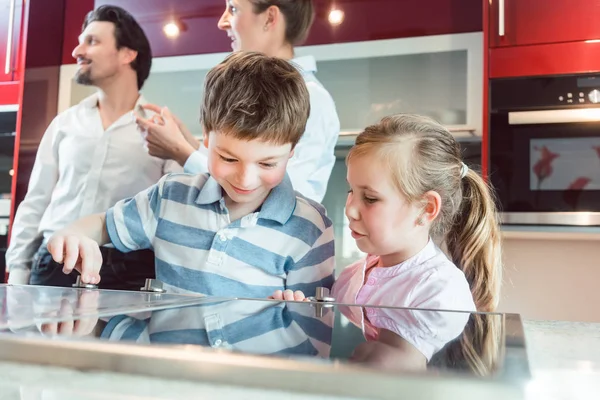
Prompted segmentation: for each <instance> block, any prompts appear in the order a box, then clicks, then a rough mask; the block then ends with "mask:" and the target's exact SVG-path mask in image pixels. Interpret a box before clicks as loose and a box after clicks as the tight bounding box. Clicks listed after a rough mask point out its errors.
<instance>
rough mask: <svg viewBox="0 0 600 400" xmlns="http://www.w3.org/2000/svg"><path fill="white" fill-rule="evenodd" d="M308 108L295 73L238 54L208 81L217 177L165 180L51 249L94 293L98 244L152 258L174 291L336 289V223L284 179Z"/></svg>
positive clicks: (83, 224) (84, 222)
mask: <svg viewBox="0 0 600 400" xmlns="http://www.w3.org/2000/svg"><path fill="white" fill-rule="evenodd" d="M309 109H310V106H309V94H308V91H307V89H306V85H305V83H304V80H303V79H302V76H301V75H300V73H299V72H298V71H297V70H296V69H295V68H294V67H293V66H292V65H291V64H290V63H288V62H286V61H285V60H280V59H277V58H273V57H267V56H264V55H261V54H258V53H240V52H237V53H234V54H232V55H230V56H229V57H227V59H225V61H223V62H222V63H221V64H219V65H218V66H216V67H215V68H213V69H212V70H211V71H210V72H209V73H208V75H207V77H206V81H205V90H204V99H203V105H202V123H203V128H204V132H207V134H206V135H205V137H204V141H205V146H206V147H207V148H208V151H209V174H202V175H187V174H172V175H167V176H165V177H163V178H162V179H161V180H160V181H159V182H158V183H157V184H156V185H154V186H151V187H150V188H148V189H147V190H145V191H143V192H140V193H139V194H137V195H136V196H135V197H133V198H131V199H127V200H123V201H121V202H119V203H117V204H116V205H115V206H114V207H113V208H111V209H109V210H108V212H106V213H105V214H96V215H92V216H90V217H87V218H84V219H81V220H79V221H77V222H75V223H74V224H72V225H71V226H69V227H67V228H66V229H64V230H62V231H59V232H57V233H56V234H55V235H54V236H52V238H51V239H50V241H49V243H48V250H49V251H50V253H51V254H52V257H53V258H54V260H55V261H56V262H59V263H64V266H63V272H65V273H69V272H71V271H72V270H73V268H76V269H77V270H79V271H80V272H81V275H82V281H83V282H87V283H97V282H99V279H100V276H99V274H98V271H99V269H100V265H101V262H102V260H101V255H100V253H99V251H98V245H103V244H106V243H109V242H111V243H112V244H113V245H114V246H115V247H116V248H117V249H119V250H120V251H133V250H139V249H153V250H154V252H155V268H156V278H157V279H158V280H160V281H162V282H163V283H164V284H165V287H166V288H167V289H168V290H169V291H170V292H182V293H186V292H187V293H199V294H202V295H210V296H227V297H233V296H235V297H259V298H265V297H267V296H269V295H271V294H272V293H273V292H274V290H278V289H279V290H282V289H285V290H291V291H296V290H300V291H303V292H304V293H305V294H306V293H308V294H307V295H309V296H310V295H314V293H315V289H316V287H318V286H325V287H328V288H330V287H331V285H332V283H333V269H334V245H333V228H332V224H331V221H330V220H329V219H328V218H327V217H326V215H325V209H324V208H323V207H322V206H321V205H319V204H317V203H315V202H313V201H310V200H307V199H305V198H304V197H302V196H301V195H299V194H297V193H296V192H294V190H293V188H292V185H291V183H290V180H289V177H288V176H287V175H286V173H285V170H286V165H287V162H288V160H289V159H290V157H292V155H293V151H294V146H295V145H296V143H298V141H299V140H300V137H301V136H302V132H304V129H305V125H306V120H307V119H308V114H309V111H310V110H309ZM165 123H171V122H170V119H169V118H165ZM288 293H290V292H288Z"/></svg>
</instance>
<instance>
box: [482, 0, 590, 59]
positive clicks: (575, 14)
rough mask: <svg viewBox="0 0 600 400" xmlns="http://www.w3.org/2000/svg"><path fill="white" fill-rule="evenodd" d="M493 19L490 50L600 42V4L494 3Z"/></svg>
mask: <svg viewBox="0 0 600 400" xmlns="http://www.w3.org/2000/svg"><path fill="white" fill-rule="evenodd" d="M484 1H487V0H484ZM502 3H504V7H503V10H504V35H501V34H500V32H499V31H500V30H501V28H502V24H501V23H500V21H501V15H502V13H501V8H502V7H501V6H502ZM489 18H490V20H489V27H490V47H505V46H521V45H534V44H545V43H561V42H573V41H583V40H590V39H600V23H599V22H598V21H600V0H491V6H490V14H489Z"/></svg>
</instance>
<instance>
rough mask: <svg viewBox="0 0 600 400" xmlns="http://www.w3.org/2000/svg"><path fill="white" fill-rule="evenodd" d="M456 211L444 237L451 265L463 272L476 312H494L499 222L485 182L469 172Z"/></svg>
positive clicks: (498, 276) (499, 270)
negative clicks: (453, 264)
mask: <svg viewBox="0 0 600 400" xmlns="http://www.w3.org/2000/svg"><path fill="white" fill-rule="evenodd" d="M462 195H463V198H462V201H461V206H460V211H459V212H458V214H457V215H456V217H455V220H454V223H453V224H452V226H451V228H450V229H449V230H448V232H447V234H446V246H447V248H448V252H449V253H450V256H451V258H452V261H453V262H454V263H455V264H456V265H457V266H458V267H459V268H460V269H461V270H462V271H463V272H464V274H465V276H466V278H467V281H468V282H469V285H470V287H471V293H472V294H473V300H474V302H475V305H476V306H477V310H478V311H486V312H491V311H495V310H496V307H497V306H498V301H499V298H500V282H501V279H502V254H501V234H500V228H499V218H498V213H497V211H496V206H495V203H494V198H493V196H492V191H491V189H490V187H489V186H488V185H487V184H486V182H485V181H484V180H483V179H482V178H481V176H479V175H478V174H477V173H476V172H475V171H472V170H469V171H468V172H467V174H466V176H465V177H464V178H463V179H462Z"/></svg>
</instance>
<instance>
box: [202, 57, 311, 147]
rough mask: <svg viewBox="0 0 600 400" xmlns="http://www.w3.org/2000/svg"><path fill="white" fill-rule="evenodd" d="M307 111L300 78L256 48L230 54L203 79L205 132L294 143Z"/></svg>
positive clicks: (303, 86) (299, 135)
mask: <svg viewBox="0 0 600 400" xmlns="http://www.w3.org/2000/svg"><path fill="white" fill-rule="evenodd" d="M309 113H310V95H309V93H308V89H307V88H306V84H305V82H304V78H302V75H300V73H299V72H298V71H297V70H296V68H294V67H293V66H292V65H291V64H290V63H289V62H287V61H285V60H283V59H280V58H275V57H268V56H265V55H263V54H260V53H255V52H235V53H233V54H231V55H229V56H228V57H227V58H226V59H225V60H224V61H223V62H221V63H220V64H218V65H217V66H216V67H214V68H213V69H211V70H210V71H209V72H208V74H207V75H206V80H205V81H204V99H203V101H202V110H201V115H202V117H201V118H202V125H203V129H204V132H206V133H209V132H219V133H224V134H227V135H231V136H233V137H235V138H236V139H242V140H255V139H257V140H260V141H263V142H269V143H273V144H276V145H284V144H288V143H291V144H292V146H295V145H296V144H297V143H298V141H299V140H300V138H301V137H302V134H303V133H304V130H305V129H306V121H307V120H308V115H309Z"/></svg>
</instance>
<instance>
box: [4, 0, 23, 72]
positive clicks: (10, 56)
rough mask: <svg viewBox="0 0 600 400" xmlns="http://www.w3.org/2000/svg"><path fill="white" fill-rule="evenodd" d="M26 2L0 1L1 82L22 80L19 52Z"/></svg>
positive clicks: (16, 0) (18, 0) (17, 0)
mask: <svg viewBox="0 0 600 400" xmlns="http://www.w3.org/2000/svg"><path fill="white" fill-rule="evenodd" d="M23 1H24V0H0V82H10V81H17V80H19V79H20V69H21V68H20V66H19V54H20V53H19V52H20V50H21V49H20V41H21V26H22V21H23Z"/></svg>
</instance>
